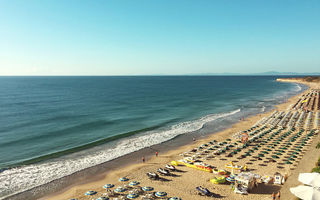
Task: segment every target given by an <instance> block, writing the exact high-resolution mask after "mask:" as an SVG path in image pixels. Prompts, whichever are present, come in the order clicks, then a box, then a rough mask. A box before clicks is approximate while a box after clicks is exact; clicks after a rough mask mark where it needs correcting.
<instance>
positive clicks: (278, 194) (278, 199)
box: [277, 191, 280, 200]
mask: <svg viewBox="0 0 320 200" xmlns="http://www.w3.org/2000/svg"><path fill="white" fill-rule="evenodd" d="M277 200H280V191H279V192H278V193H277Z"/></svg>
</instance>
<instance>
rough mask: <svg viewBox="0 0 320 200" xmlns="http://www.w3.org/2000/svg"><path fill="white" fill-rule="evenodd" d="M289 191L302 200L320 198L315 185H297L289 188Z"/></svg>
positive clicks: (316, 199) (319, 192) (319, 191)
mask: <svg viewBox="0 0 320 200" xmlns="http://www.w3.org/2000/svg"><path fill="white" fill-rule="evenodd" d="M290 192H291V193H292V194H294V195H296V196H297V197H299V198H300V199H303V200H319V199H320V190H319V189H318V188H315V187H310V186H305V185H299V186H297V187H293V188H290Z"/></svg>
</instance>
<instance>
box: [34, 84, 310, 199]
mask: <svg viewBox="0 0 320 200" xmlns="http://www.w3.org/2000/svg"><path fill="white" fill-rule="evenodd" d="M277 81H278V80H277ZM295 83H296V82H295ZM298 83H301V82H298ZM302 84H305V83H302ZM305 85H306V84H305ZM307 86H308V85H307ZM309 90H310V87H309V86H308V88H307V89H306V90H304V91H301V92H300V93H298V94H296V95H294V96H292V97H290V98H289V99H288V100H287V101H286V102H284V103H282V104H279V105H275V106H274V107H275V108H274V109H272V110H270V111H267V112H264V113H261V114H256V115H253V116H250V117H249V118H247V119H246V120H245V121H240V122H237V123H235V124H232V125H231V127H226V128H225V129H223V130H221V131H218V132H215V133H210V134H208V135H206V136H205V138H203V139H200V140H198V139H197V141H195V142H189V143H187V144H184V145H182V146H178V147H175V148H174V149H171V150H168V151H164V152H162V151H160V156H159V157H162V158H161V161H160V163H167V162H169V161H171V160H173V159H174V158H176V157H177V155H178V154H179V153H181V152H184V151H186V150H189V149H192V148H193V147H196V146H199V145H200V144H202V143H205V142H206V141H210V140H212V139H213V138H215V139H221V138H224V137H226V136H228V135H229V134H230V133H234V132H235V130H239V128H241V129H243V128H244V127H246V128H249V127H250V126H251V125H252V124H254V123H255V122H256V121H258V120H257V119H261V118H262V117H264V116H268V115H269V114H270V113H272V112H273V111H274V110H276V109H278V108H279V107H283V106H285V107H287V106H289V105H291V102H293V101H294V100H296V99H297V98H299V96H300V95H301V94H303V93H306V92H308V91H309ZM190 135H191V134H190ZM190 135H189V137H190ZM186 136H187V134H185V135H183V136H182V137H186ZM174 140H176V138H175V139H173V140H171V142H173V143H174ZM159 145H160V146H161V144H158V145H155V146H159ZM135 153H136V152H135ZM140 153H141V152H140ZM149 153H150V154H151V153H152V152H149ZM162 153H164V154H162ZM150 154H149V155H150ZM128 156H129V155H128ZM157 159H158V158H155V156H153V157H152V158H151V159H150V160H147V161H146V163H145V164H141V163H138V161H135V162H133V163H130V162H129V163H127V164H126V165H124V166H121V167H120V168H119V169H116V170H110V171H109V172H112V174H114V175H108V172H105V173H103V175H101V176H104V178H102V177H100V179H99V180H96V181H93V182H92V181H88V182H87V183H80V184H76V185H72V186H69V187H68V188H66V189H64V190H63V191H59V192H55V193H52V194H50V195H48V196H44V197H43V198H40V199H66V198H69V197H72V196H73V194H75V193H78V192H77V191H78V190H83V191H84V189H88V188H90V189H94V188H97V187H98V188H99V187H100V188H101V186H102V185H104V184H105V183H109V182H115V181H116V177H120V176H127V175H128V171H137V170H140V169H141V168H147V167H148V166H147V165H148V164H151V165H157V164H160V163H159V161H158V162H157ZM116 160H117V159H116ZM158 160H159V159H158ZM139 161H140V160H139ZM111 162H112V161H111ZM101 178H102V179H101ZM111 180H113V181H111ZM108 181H109V182H108Z"/></svg>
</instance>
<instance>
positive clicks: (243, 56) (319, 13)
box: [0, 0, 320, 75]
mask: <svg viewBox="0 0 320 200" xmlns="http://www.w3.org/2000/svg"><path fill="white" fill-rule="evenodd" d="M319 69H320V1H316V0H314V1H308V0H306V1H301V0H290V1H285V0H274V1H273V0H268V1H259V0H255V1H247V0H240V1H239V0H234V1H232V0H219V1H214V0H208V1H196V0H194V1H188V0H167V1H159V0H126V1H125V0H114V1H111V0H110V1H108V0H101V1H98V0H95V1H92V0H91V1H89V0H88V1H81V0H38V1H34V0H27V1H26V0H20V1H18V0H0V75H147V74H196V73H222V72H236V73H251V72H264V71H271V70H275V71H283V72H288V71H294V72H319V71H320V70H319Z"/></svg>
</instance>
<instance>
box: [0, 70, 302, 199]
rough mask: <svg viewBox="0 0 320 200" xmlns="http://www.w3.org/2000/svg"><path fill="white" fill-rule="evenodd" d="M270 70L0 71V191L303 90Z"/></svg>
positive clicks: (202, 127) (213, 124)
mask: <svg viewBox="0 0 320 200" xmlns="http://www.w3.org/2000/svg"><path fill="white" fill-rule="evenodd" d="M276 78H277V77H274V76H114V77H112V76H107V77H104V76H102V77H99V76H97V77H0V153H1V157H0V168H2V170H1V171H2V172H0V197H1V196H5V195H8V194H12V193H14V192H18V191H23V190H26V189H30V188H32V187H35V186H37V185H41V184H44V183H47V182H49V181H52V180H54V179H57V178H61V177H63V176H66V175H69V174H72V173H74V172H76V171H78V170H81V169H85V168H88V167H91V166H94V165H97V164H99V163H103V162H106V161H108V160H111V159H114V158H117V157H119V156H122V155H125V154H128V153H130V152H133V151H137V150H139V149H142V148H145V147H149V146H152V145H154V144H159V143H162V142H165V141H168V140H170V139H172V138H174V137H176V136H178V135H182V134H190V133H192V134H195V135H198V136H199V135H205V134H208V133H212V132H214V131H217V130H220V129H221V128H225V127H227V126H230V124H232V123H235V122H237V121H238V120H239V119H240V118H242V117H246V116H248V115H252V114H257V113H261V112H264V111H266V110H270V109H271V108H272V107H273V106H274V105H275V104H278V103H281V102H283V101H285V99H286V98H288V97H289V96H292V95H294V94H297V93H298V92H301V90H304V89H306V87H305V86H303V85H298V84H292V83H283V82H276V81H275V80H276Z"/></svg>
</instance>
